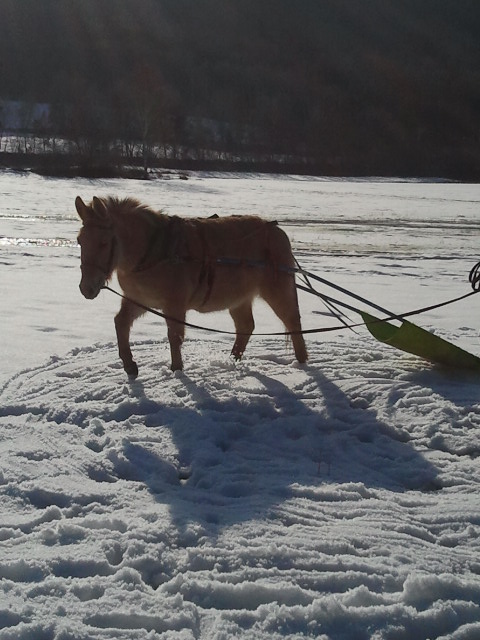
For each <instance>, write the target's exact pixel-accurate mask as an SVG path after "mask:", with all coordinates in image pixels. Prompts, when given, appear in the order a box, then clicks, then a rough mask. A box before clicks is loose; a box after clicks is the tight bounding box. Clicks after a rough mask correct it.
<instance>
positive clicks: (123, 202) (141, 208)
mask: <svg viewBox="0 0 480 640" xmlns="http://www.w3.org/2000/svg"><path fill="white" fill-rule="evenodd" d="M100 200H101V201H102V202H103V203H104V204H105V207H106V208H107V211H108V212H109V213H110V214H111V215H113V216H114V217H117V216H130V215H140V216H142V217H143V218H145V219H146V220H148V221H149V222H157V221H158V220H159V218H162V217H164V216H165V214H164V213H163V211H162V210H160V211H154V210H153V209H151V208H150V207H148V206H147V205H145V204H142V203H141V202H140V201H139V200H137V199H136V198H116V197H113V196H109V197H107V198H100Z"/></svg>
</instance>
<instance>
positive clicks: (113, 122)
mask: <svg viewBox="0 0 480 640" xmlns="http://www.w3.org/2000/svg"><path fill="white" fill-rule="evenodd" d="M478 33H480V4H479V3H478V1H477V0H460V1H459V0H421V1H420V2H419V1H418V0H402V2H399V1H398V0H362V2H353V1H352V0H300V1H298V0H262V1H261V2H259V1H258V0H141V1H138V0H115V1H112V0H69V2H58V0H42V2H38V0H21V1H19V0H0V99H4V100H21V101H23V102H24V103H27V104H28V103H34V102H42V103H48V104H49V105H50V112H49V121H48V123H43V125H42V126H44V127H47V129H48V131H46V132H45V131H44V132H43V133H44V134H45V135H47V134H50V135H51V136H53V137H63V138H64V139H66V140H68V141H69V145H70V146H69V149H70V151H71V152H72V153H73V151H75V153H78V154H79V155H80V156H81V157H83V158H84V159H90V161H92V162H94V161H95V160H98V158H100V157H108V158H111V157H112V154H118V155H119V156H120V157H121V158H123V159H125V158H127V159H128V158H129V159H130V160H131V161H132V162H133V161H134V160H138V161H142V162H143V161H145V162H146V163H147V164H148V162H151V161H152V159H155V158H156V159H157V160H158V161H162V162H167V161H168V162H170V163H172V164H175V163H177V164H178V165H180V164H182V163H183V164H184V165H185V164H187V163H190V164H192V165H195V163H196V165H197V166H200V163H203V164H204V165H205V164H206V163H209V162H214V161H215V162H216V163H217V164H218V163H219V162H223V163H237V164H239V163H241V164H242V166H243V165H244V166H253V165H254V164H256V165H262V164H264V165H266V166H269V167H270V166H271V167H273V168H275V167H277V168H278V167H281V166H282V165H284V166H286V167H291V166H298V167H299V168H301V167H304V169H305V171H312V172H316V173H322V174H342V175H345V174H350V175H352V174H357V175H360V174H364V175H368V174H382V175H393V174H396V175H406V174H408V175H443V176H447V177H453V178H464V179H468V178H472V179H477V178H478V177H479V176H480V151H479V141H480V140H479V138H480V127H479V124H478V113H479V112H480V47H479V46H478ZM1 120H2V117H1V112H0V122H1ZM72 150H73V151H72ZM149 155H150V158H149ZM139 158H140V159H139Z"/></svg>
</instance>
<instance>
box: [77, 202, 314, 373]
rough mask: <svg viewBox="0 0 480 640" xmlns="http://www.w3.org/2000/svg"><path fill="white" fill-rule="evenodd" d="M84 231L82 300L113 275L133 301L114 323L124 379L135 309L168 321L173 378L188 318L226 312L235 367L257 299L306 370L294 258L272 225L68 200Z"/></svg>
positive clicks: (130, 366)
mask: <svg viewBox="0 0 480 640" xmlns="http://www.w3.org/2000/svg"><path fill="white" fill-rule="evenodd" d="M75 206H76V209H77V212H78V215H79V216H80V218H81V219H82V222H83V226H82V228H81V231H80V234H79V236H78V242H79V244H80V247H81V270H82V279H81V282H80V291H81V292H82V294H83V295H84V296H85V298H88V299H93V298H96V296H97V295H98V294H99V292H100V290H101V288H102V286H103V285H104V284H105V282H107V281H108V280H109V279H110V277H111V276H112V274H113V272H114V271H115V270H116V272H117V277H118V281H119V283H120V286H121V287H122V289H123V291H124V293H125V295H126V296H127V297H128V298H129V299H130V300H125V299H123V300H122V303H121V307H120V311H119V313H118V314H117V315H116V316H115V328H116V332H117V340H118V349H119V354H120V358H121V359H122V362H123V366H124V369H125V371H126V372H127V373H128V374H129V375H130V376H132V377H136V376H137V375H138V367H137V365H136V363H135V362H134V360H133V357H132V352H131V350H130V344H129V337H130V329H131V326H132V324H133V322H134V320H135V319H136V318H138V317H139V316H141V315H142V314H143V313H144V312H145V311H144V309H142V308H140V307H138V306H137V305H135V304H134V302H132V301H137V302H140V303H141V304H143V305H146V306H148V307H152V308H155V309H161V310H162V312H163V313H164V314H165V315H166V316H167V317H168V319H167V320H166V322H167V327H168V340H169V343H170V351H171V358H172V363H171V368H172V370H176V369H182V367H183V363H182V356H181V352H180V347H181V344H182V342H183V338H184V333H185V325H184V324H182V323H183V322H184V321H185V315H186V312H187V310H189V309H195V310H196V311H201V312H209V311H218V310H221V309H228V310H229V312H230V315H231V316H232V318H233V321H234V323H235V331H236V340H235V343H234V345H233V349H232V355H233V356H234V357H235V359H240V358H241V357H242V355H243V352H244V350H245V347H246V345H247V342H248V340H249V338H250V335H251V334H252V332H253V329H254V326H255V325H254V320H253V315H252V301H253V299H254V298H255V297H256V296H260V297H262V298H263V299H264V300H265V301H266V302H267V303H268V304H269V305H270V306H271V307H272V309H273V311H274V312H275V313H276V314H277V316H278V317H279V318H280V319H281V320H282V321H283V323H284V324H285V327H286V329H287V331H288V332H292V334H291V337H292V342H293V347H294V351H295V356H296V358H297V360H298V361H299V362H305V361H306V360H307V351H306V348H305V342H304V339H303V336H302V335H301V333H299V332H300V331H301V324H300V313H299V309H298V300H297V290H296V287H295V277H294V272H293V267H294V258H293V256H292V251H291V248H290V242H289V240H288V238H287V236H286V234H285V233H284V232H283V231H282V230H281V229H280V228H279V227H278V226H277V225H276V223H275V222H268V221H265V220H262V219H261V218H258V217H255V216H249V215H245V216H226V217H220V218H219V217H217V216H215V217H212V218H193V219H187V218H179V217H176V216H167V215H165V214H163V213H161V212H155V211H152V210H151V209H149V208H148V207H146V206H143V205H141V204H140V203H139V202H137V201H136V200H133V199H131V198H127V199H124V200H120V199H117V198H93V200H92V202H91V203H90V204H89V205H86V204H85V203H84V202H83V201H82V199H81V198H80V197H77V199H76V200H75Z"/></svg>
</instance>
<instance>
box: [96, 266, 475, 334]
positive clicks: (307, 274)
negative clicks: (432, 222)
mask: <svg viewBox="0 0 480 640" xmlns="http://www.w3.org/2000/svg"><path fill="white" fill-rule="evenodd" d="M216 263H217V264H219V265H222V264H223V265H227V266H239V265H244V266H249V267H252V268H255V267H257V268H258V267H265V266H266V263H265V262H260V261H250V262H249V261H243V260H237V259H234V258H218V259H217V260H216ZM277 269H279V270H280V271H284V272H287V273H291V274H292V275H295V274H297V273H298V274H300V275H302V276H303V277H304V278H305V281H306V283H307V284H308V286H303V285H300V284H296V285H295V286H296V288H297V289H299V290H301V291H305V292H306V293H310V294H312V295H315V296H317V297H319V298H321V299H322V300H323V301H324V302H326V303H328V304H330V305H339V306H342V307H344V308H346V309H348V310H349V311H353V312H355V313H359V314H361V313H362V312H361V311H360V309H358V308H357V307H354V306H353V305H350V304H348V303H345V302H342V301H340V300H336V299H335V298H332V297H331V296H327V295H325V294H323V293H320V292H319V291H317V290H316V289H315V288H314V287H313V286H312V285H311V283H310V282H309V280H308V278H312V279H313V280H316V281H318V282H321V283H322V284H325V285H327V286H329V287H332V288H333V289H336V290H337V291H340V292H342V293H344V294H346V295H348V296H350V297H352V298H354V299H356V300H359V301H360V302H363V303H364V304H367V305H368V306H370V307H372V308H374V309H376V310H377V311H380V312H381V313H384V314H386V316H387V317H385V318H382V319H378V320H377V319H376V320H375V321H371V322H368V323H367V322H363V321H362V322H355V323H346V322H345V321H343V320H342V319H341V318H339V316H338V315H337V318H339V319H340V320H341V322H342V324H341V325H336V326H333V327H317V328H314V329H302V330H301V331H274V332H268V333H255V332H254V333H253V334H244V333H237V332H236V331H228V330H225V329H214V328H213V327H205V326H202V325H198V324H194V323H192V322H187V321H186V320H179V319H178V318H173V317H172V316H168V315H166V314H164V313H162V312H161V311H157V310H156V309H152V308H151V307H148V306H147V305H144V304H142V303H141V302H137V301H136V300H133V299H132V298H129V297H128V296H125V295H124V294H122V293H120V292H118V291H116V290H115V289H112V288H111V287H109V286H108V285H107V284H105V285H104V286H103V287H102V289H105V290H106V291H111V292H112V293H114V294H115V295H117V296H118V297H120V298H122V299H123V300H127V301H128V302H131V303H132V304H134V305H136V306H137V307H139V308H140V309H143V310H144V311H147V312H148V313H152V314H153V315H155V316H158V317H160V318H163V319H164V320H170V321H172V322H176V323H178V324H181V325H184V326H185V327H190V328H192V329H198V330H200V331H208V332H210V333H220V334H224V335H254V336H263V337H265V336H291V335H299V334H312V333H328V332H330V331H342V330H345V329H356V328H358V327H362V326H366V325H367V324H368V325H370V324H376V323H377V322H378V323H381V322H387V321H390V320H399V321H403V320H405V318H409V317H412V316H416V315H420V314H422V313H426V312H427V311H433V310H434V309H439V308H441V307H445V306H447V305H450V304H454V303H455V302H459V301H460V300H465V299H466V298H469V297H470V296H473V295H475V294H477V293H479V292H480V262H479V263H478V264H477V265H475V267H474V269H472V272H471V273H470V282H472V287H474V289H473V291H469V292H468V293H465V294H463V295H461V296H458V297H456V298H450V299H449V300H445V301H443V302H439V303H437V304H432V305H428V306H425V307H421V308H418V309H414V310H412V311H408V312H406V313H402V314H395V313H392V312H390V311H388V310H387V309H384V308H383V307H380V306H379V305H376V304H374V303H372V302H370V301H369V300H366V299H365V298H362V296H359V295H357V294H355V293H353V292H352V291H349V290H348V289H345V288H344V287H341V286H339V285H336V284H334V283H333V282H330V281H329V280H326V279H325V278H321V277H320V276H317V275H315V274H314V273H312V272H311V271H307V270H306V269H303V268H302V267H300V265H298V262H297V267H287V266H279V267H277ZM475 269H476V271H475V276H472V273H473V272H474V270H475ZM475 277H476V279H474V278H475Z"/></svg>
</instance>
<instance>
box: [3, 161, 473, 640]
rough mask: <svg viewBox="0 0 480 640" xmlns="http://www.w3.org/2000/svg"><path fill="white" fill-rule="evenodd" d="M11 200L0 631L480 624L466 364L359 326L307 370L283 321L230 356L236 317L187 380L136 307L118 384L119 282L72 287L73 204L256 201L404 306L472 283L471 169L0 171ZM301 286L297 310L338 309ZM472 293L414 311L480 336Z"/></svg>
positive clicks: (220, 319) (338, 335)
mask: <svg viewBox="0 0 480 640" xmlns="http://www.w3.org/2000/svg"><path fill="white" fill-rule="evenodd" d="M0 194H1V197H0V221H1V236H0V272H1V277H0V294H1V299H2V305H1V307H0V323H1V324H0V326H1V330H2V341H1V343H0V344H1V356H2V359H1V362H2V366H1V368H0V495H1V502H0V640H10V639H15V640H17V639H21V640H87V639H93V638H99V639H100V638H101V639H119V640H123V639H140V638H141V639H143V638H146V639H148V640H153V639H156V638H168V639H172V640H173V639H178V640H187V639H192V638H202V639H203V638H205V639H206V638H208V639H209V640H210V639H215V640H223V639H227V638H237V637H238V638H246V639H252V640H253V639H264V638H273V639H277V638H295V639H299V638H318V639H321V640H325V639H327V638H328V639H332V640H337V639H338V640H347V639H355V640H357V639H359V640H363V639H370V638H371V639H374V640H383V639H389V640H390V639H392V640H400V639H405V640H406V639H409V640H411V639H414V640H420V639H425V640H426V639H427V638H428V639H432V638H438V639H440V638H441V639H447V638H448V639H454V640H474V639H476V638H479V637H480V604H479V603H480V553H479V552H480V536H479V534H480V497H479V492H478V483H479V480H480V468H479V460H480V458H479V455H478V454H479V449H480V447H479V444H478V443H479V437H480V393H479V380H478V377H474V376H472V375H469V374H467V373H464V372H459V371H450V370H445V369H441V368H440V367H436V366H433V365H430V364H428V363H426V362H424V361H422V360H420V359H418V358H416V357H415V356H412V355H408V354H405V353H402V352H399V351H395V350H393V349H391V348H389V347H387V346H385V345H383V344H381V343H379V342H376V341H375V340H374V339H373V338H372V337H371V336H370V335H369V334H368V333H367V332H366V331H365V330H364V329H360V330H358V331H357V333H355V334H354V333H352V332H345V331H343V332H341V331H336V332H331V333H324V334H322V333H319V334H312V335H309V336H308V347H309V352H310V360H309V362H308V364H307V365H304V366H299V365H297V364H296V363H295V361H294V358H293V354H292V351H291V348H290V346H289V345H288V344H286V343H285V341H284V340H283V338H281V337H257V338H252V341H251V342H250V344H249V346H248V348H247V351H246V354H245V357H244V360H243V361H242V362H240V363H234V362H232V361H231V359H230V357H229V352H230V348H231V343H232V337H231V336H220V335H216V334H207V333H205V332H200V331H195V330H193V329H189V330H187V339H186V342H185V345H184V349H183V353H184V362H185V370H184V371H183V372H182V373H178V372H177V373H175V374H173V373H172V372H171V371H170V369H169V353H168V346H167V344H166V332H165V327H164V323H163V321H160V320H159V319H158V318H157V319H151V318H145V319H142V320H139V321H138V322H137V324H136V325H135V327H134V331H133V340H134V345H133V346H134V353H135V356H136V360H137V362H138V364H139V368H140V375H139V377H138V379H137V380H136V381H134V382H132V381H129V380H128V378H127V377H126V375H125V374H124V372H123V369H122V366H121V364H120V362H119V360H118V356H117V351H116V345H115V343H114V329H113V315H114V313H115V311H116V309H117V307H118V300H117V298H116V297H115V296H113V295H112V294H110V293H108V292H103V293H102V294H101V296H100V297H99V298H98V299H96V300H95V301H87V300H85V299H83V297H82V296H81V294H80V292H79V291H78V282H79V250H78V247H77V246H76V241H75V238H76V233H77V231H78V227H79V221H78V220H77V218H76V214H75V212H74V206H73V202H74V198H75V196H76V195H81V196H82V197H83V198H84V199H85V200H89V199H90V198H91V197H92V196H93V195H107V194H111V195H118V196H124V195H131V196H136V197H138V198H139V199H140V200H142V201H143V202H146V203H147V204H149V205H151V206H153V207H156V208H160V207H161V208H164V209H165V210H166V211H167V212H169V213H172V214H179V215H185V216H191V215H211V214H213V213H217V214H219V215H225V214H229V213H239V214H242V213H247V212H248V213H252V212H253V213H259V214H261V215H264V216H265V217H267V218H270V219H277V220H278V221H279V223H280V224H281V225H282V227H283V228H284V229H285V230H286V231H287V233H288V234H289V236H290V238H291V240H292V245H293V248H294V251H295V254H296V255H297V257H298V259H299V261H300V263H301V264H302V266H304V267H305V268H307V269H310V270H312V271H313V272H315V273H316V274H318V275H321V276H322V277H325V278H327V279H330V280H332V281H333V282H335V283H337V284H339V285H341V286H344V287H347V288H350V289H352V290H353V291H355V292H356V293H358V294H360V295H363V296H366V297H367V298H369V299H371V300H373V301H375V302H377V303H379V304H381V305H382V306H384V307H386V308H389V309H392V310H393V311H397V312H405V311H407V310H410V309H413V308H416V307H421V306H424V305H426V304H433V303H435V302H439V301H442V300H446V299H449V298H451V297H456V296H458V295H461V294H462V293H466V292H468V282H467V276H468V271H469V269H470V268H471V266H472V265H473V264H474V263H475V262H476V261H478V259H480V257H479V253H478V251H479V250H478V247H479V246H480V243H479V240H480V229H479V227H478V220H477V216H478V204H479V200H480V187H479V186H478V185H461V184H443V183H441V182H438V183H422V182H419V181H410V182H402V181H391V182H388V181H378V180H377V181H375V180H362V181H355V180H337V181H333V180H322V179H318V178H308V177H303V178H300V177H296V176H287V177H278V176H277V177H275V176H270V177H265V176H264V177H260V176H246V177H245V176H237V175H233V174H223V175H222V174H218V175H214V174H201V173H198V174H191V176H190V179H189V180H188V181H183V180H175V179H173V178H172V179H171V180H169V181H152V182H147V183H145V182H136V181H121V180H109V181H88V180H69V181H63V180H57V179H43V178H39V177H37V176H34V175H31V174H25V175H19V174H14V173H9V172H4V173H2V174H0ZM327 292H328V293H329V294H330V295H333V296H334V297H338V296H339V295H340V294H338V293H336V292H334V291H332V290H328V291H327ZM300 305H301V309H302V318H303V323H304V326H305V328H312V327H321V326H329V325H330V326H333V325H337V324H338V321H337V320H336V319H335V318H330V317H329V316H328V315H326V310H325V308H324V307H323V306H322V304H321V302H320V301H319V300H318V298H314V297H313V296H308V295H307V294H304V293H301V294H300ZM359 306H361V305H360V303H359ZM479 311H480V296H479V297H476V296H474V297H472V298H469V299H468V300H466V301H463V302H461V303H457V304H455V305H452V306H447V307H444V308H442V309H438V310H435V311H432V312H429V313H428V314H425V315H423V316H421V317H419V318H416V319H415V320H414V321H415V322H417V323H418V324H419V325H421V326H422V327H424V328H426V329H429V330H434V331H435V332H436V333H437V334H438V335H441V336H442V337H444V338H446V339H447V340H450V341H452V342H454V343H455V344H458V345H459V346H462V347H463V348H464V349H467V350H468V351H471V352H472V353H476V354H480V344H479V332H478V324H479V323H478V318H479ZM255 315H256V321H257V331H259V332H261V331H269V330H272V331H276V330H279V329H280V325H279V323H278V322H277V321H276V320H275V318H274V317H273V316H272V314H271V313H270V312H269V310H268V309H266V308H265V307H264V306H263V305H261V304H258V305H257V307H256V312H255ZM349 315H350V313H349ZM351 316H352V320H354V321H356V320H358V317H357V316H356V315H355V314H351ZM189 319H190V320H191V321H193V322H198V323H199V324H203V325H211V326H214V327H217V328H224V329H228V330H230V329H231V320H230V318H229V316H228V314H226V313H222V314H212V315H208V316H200V315H195V314H191V315H190V316H189Z"/></svg>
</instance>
